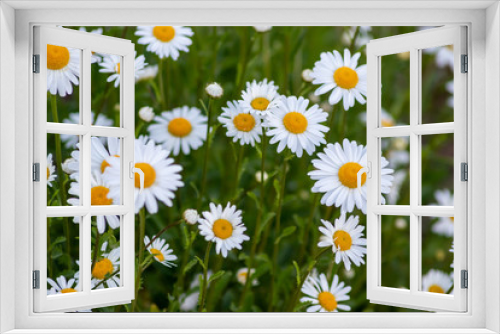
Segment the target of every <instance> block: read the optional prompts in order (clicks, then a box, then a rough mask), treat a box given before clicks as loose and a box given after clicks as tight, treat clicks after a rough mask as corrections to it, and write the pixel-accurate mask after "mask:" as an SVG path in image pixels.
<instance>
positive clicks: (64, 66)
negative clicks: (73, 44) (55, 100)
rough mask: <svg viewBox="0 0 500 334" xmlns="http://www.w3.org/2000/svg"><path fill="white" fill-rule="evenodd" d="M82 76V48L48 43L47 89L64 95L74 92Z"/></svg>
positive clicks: (52, 92)
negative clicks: (74, 87)
mask: <svg viewBox="0 0 500 334" xmlns="http://www.w3.org/2000/svg"><path fill="white" fill-rule="evenodd" d="M79 76H80V50H78V49H72V48H66V47H64V46H57V45H50V44H48V45H47V90H48V91H49V92H50V94H52V95H56V94H59V96H61V97H64V96H66V94H68V95H71V94H72V93H73V85H75V86H78V78H79Z"/></svg>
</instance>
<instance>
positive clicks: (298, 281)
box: [293, 261, 302, 287]
mask: <svg viewBox="0 0 500 334" xmlns="http://www.w3.org/2000/svg"><path fill="white" fill-rule="evenodd" d="M293 266H294V267H295V271H296V273H297V275H296V277H297V287H300V282H301V281H302V278H301V277H300V268H299V265H298V264H297V261H293Z"/></svg>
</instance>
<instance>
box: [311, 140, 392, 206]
mask: <svg viewBox="0 0 500 334" xmlns="http://www.w3.org/2000/svg"><path fill="white" fill-rule="evenodd" d="M318 158H319V159H314V160H313V161H312V164H313V166H314V167H315V168H316V170H313V171H311V172H309V173H308V175H309V176H310V177H311V179H313V180H316V183H315V184H314V186H313V187H312V192H314V193H324V195H323V197H322V198H321V204H323V205H326V206H332V205H335V206H336V207H340V208H341V210H342V212H352V211H353V210H354V206H356V207H357V208H358V209H360V210H361V211H363V213H366V186H365V182H366V173H364V174H363V175H362V177H361V189H358V178H357V173H358V171H359V170H360V169H361V168H363V167H366V164H367V160H366V148H365V147H363V145H357V144H356V142H355V141H349V140H348V139H344V143H343V147H342V146H341V145H340V144H339V143H335V145H333V144H328V145H327V146H326V147H325V149H324V150H323V152H321V153H318ZM380 164H381V173H380V175H381V179H380V191H381V193H382V194H388V193H390V191H391V186H392V180H393V178H394V177H393V176H392V175H391V174H392V173H393V172H394V171H393V170H392V169H389V168H386V167H387V166H388V165H389V162H388V161H387V160H386V159H385V158H384V157H382V158H381V162H380ZM381 203H382V204H385V199H384V197H383V196H381Z"/></svg>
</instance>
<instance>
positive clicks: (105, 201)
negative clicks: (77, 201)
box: [90, 186, 113, 205]
mask: <svg viewBox="0 0 500 334" xmlns="http://www.w3.org/2000/svg"><path fill="white" fill-rule="evenodd" d="M108 193H109V189H108V188H106V187H105V186H96V187H92V189H90V203H91V205H111V204H113V200H112V199H111V198H108Z"/></svg>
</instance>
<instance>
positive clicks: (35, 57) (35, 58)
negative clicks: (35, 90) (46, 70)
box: [33, 55, 40, 73]
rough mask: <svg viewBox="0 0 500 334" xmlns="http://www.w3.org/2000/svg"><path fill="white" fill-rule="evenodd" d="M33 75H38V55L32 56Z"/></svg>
mask: <svg viewBox="0 0 500 334" xmlns="http://www.w3.org/2000/svg"><path fill="white" fill-rule="evenodd" d="M33 73H40V55H33Z"/></svg>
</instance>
